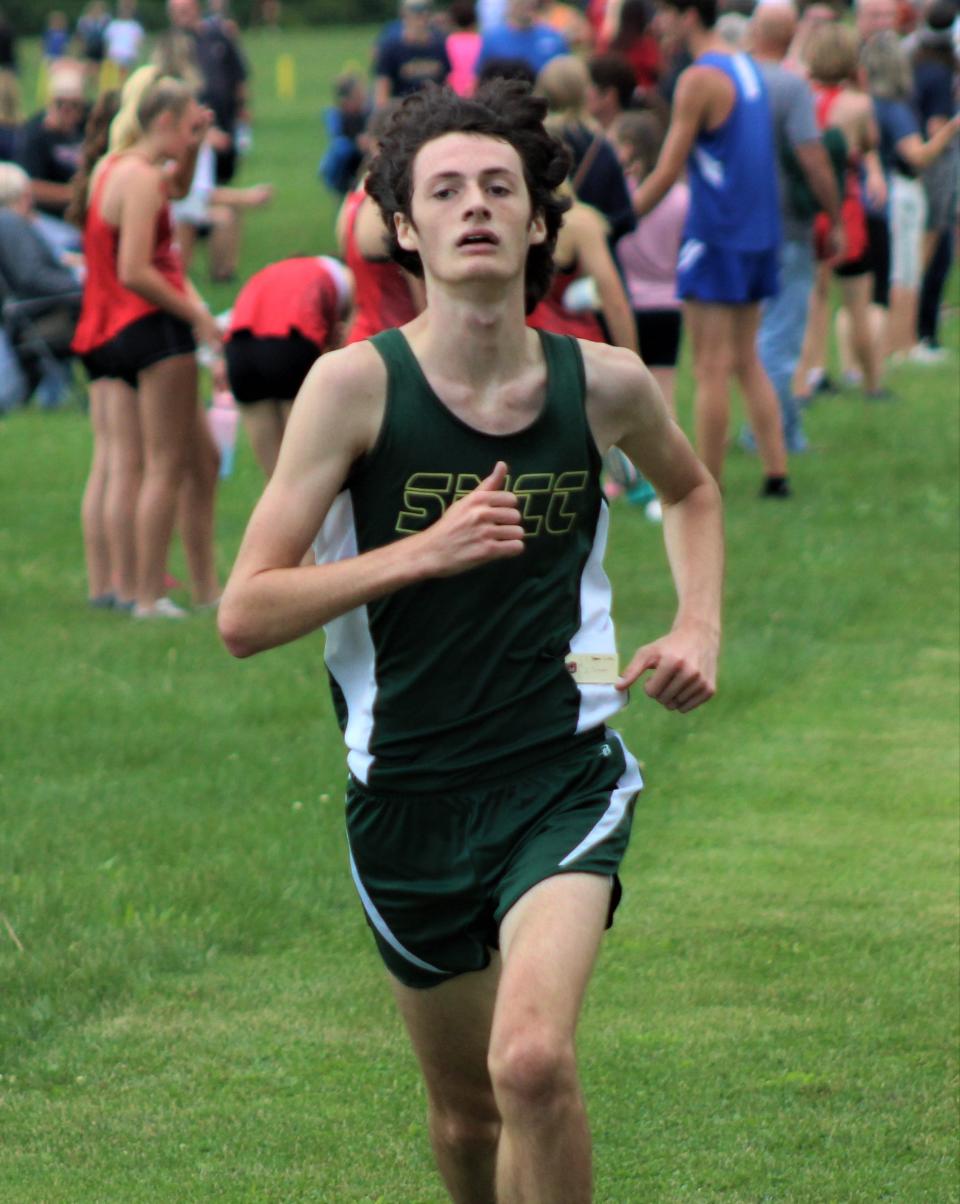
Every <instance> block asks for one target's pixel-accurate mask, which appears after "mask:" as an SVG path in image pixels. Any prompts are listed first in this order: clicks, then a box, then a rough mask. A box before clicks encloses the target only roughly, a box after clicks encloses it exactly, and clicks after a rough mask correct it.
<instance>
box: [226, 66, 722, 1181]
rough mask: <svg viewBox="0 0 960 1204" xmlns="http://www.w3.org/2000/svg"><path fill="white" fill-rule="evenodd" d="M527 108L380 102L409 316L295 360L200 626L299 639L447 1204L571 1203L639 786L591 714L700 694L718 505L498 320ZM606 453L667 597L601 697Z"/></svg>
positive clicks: (489, 99) (604, 680) (543, 252)
mask: <svg viewBox="0 0 960 1204" xmlns="http://www.w3.org/2000/svg"><path fill="white" fill-rule="evenodd" d="M544 113H545V106H544V104H543V102H542V101H540V100H539V99H536V98H534V97H532V96H531V95H530V92H529V89H528V86H527V85H526V84H522V83H519V82H517V81H505V80H499V81H495V82H493V83H491V84H489V85H486V86H485V87H484V88H482V89H481V90H480V91H479V92H478V94H477V95H476V96H475V97H474V98H473V99H471V100H466V99H463V98H460V97H457V96H456V95H455V94H453V93H452V92H450V91H448V90H441V89H437V88H433V89H428V90H426V91H425V92H422V93H417V94H416V95H414V96H411V97H409V98H408V99H407V100H405V101H404V103H403V104H402V105H401V106H400V108H399V109H398V111H397V113H396V115H395V116H394V117H393V119H392V122H391V124H390V126H389V127H388V129H387V131H386V133H385V135H384V139H383V143H382V147H381V155H380V157H379V158H378V159H377V160H376V162H375V163H374V165H373V168H372V171H371V174H370V183H369V188H370V191H371V192H372V194H373V196H374V197H375V198H376V200H377V202H378V203H379V205H380V206H381V209H382V210H383V213H384V217H385V220H386V221H387V224H388V230H389V231H390V232H391V236H392V243H393V251H394V254H395V256H396V258H397V260H398V262H400V264H401V266H403V267H405V268H407V269H408V270H410V269H413V270H415V271H418V272H420V273H422V275H423V276H424V278H425V284H426V292H427V307H426V309H425V310H424V312H423V313H421V314H420V315H419V316H418V317H417V318H415V319H414V320H413V321H412V322H410V323H408V324H407V325H406V326H405V327H403V328H402V329H401V330H399V331H397V330H393V331H385V332H383V333H382V334H380V335H377V336H376V337H375V338H374V339H372V340H370V341H368V342H363V343H357V344H354V345H352V346H350V347H346V348H344V349H343V350H341V351H336V352H333V353H331V354H329V355H325V356H323V357H322V358H321V360H320V361H319V362H318V364H317V365H316V366H315V367H314V368H313V369H312V370H311V373H310V376H309V377H308V378H307V380H306V382H305V383H304V386H303V389H302V390H301V393H300V395H299V397H298V399H297V402H296V404H295V406H294V409H293V414H292V416H291V420H290V425H289V427H288V434H287V438H286V439H285V440H284V444H283V448H282V451H281V454H280V460H279V463H278V466H277V470H276V472H275V473H274V476H273V477H272V478H271V480H270V482H269V484H268V485H267V488H266V490H265V492H264V494H263V497H262V499H261V500H260V502H259V504H258V506H257V509H256V511H255V512H254V515H253V517H252V518H251V521H250V526H249V528H248V530H247V533H246V536H245V538H244V542H243V545H242V547H241V549H240V553H239V555H238V558H237V562H236V565H235V566H234V570H233V575H232V577H231V579H230V582H229V584H228V586H227V590H226V593H225V594H224V598H223V602H222V604H221V608H220V629H221V633H222V635H223V638H224V640H225V642H226V644H227V646H228V647H229V649H230V650H231V652H233V653H234V654H235V655H237V656H247V655H250V654H251V653H254V652H258V651H260V650H262V649H265V648H270V647H273V646H275V645H277V644H282V643H285V642H286V641H289V640H293V639H296V638H298V637H299V636H302V635H305V634H307V633H308V632H310V631H313V630H315V629H316V628H317V627H320V626H322V625H325V626H326V632H327V642H326V660H327V666H328V668H329V670H330V676H331V681H332V685H333V690H334V696H335V701H336V703H337V709H338V712H339V714H340V717H341V720H342V723H343V726H344V734H345V738H346V742H347V746H348V763H349V766H350V771H351V776H350V782H349V786H348V798H347V830H348V837H349V843H350V855H351V868H352V870H353V875H354V880H355V883H356V886H357V889H358V892H359V894H360V897H361V900H362V902H363V906H364V909H365V911H366V915H367V919H368V921H369V923H370V926H371V928H372V929H373V932H374V936H375V939H376V942H377V945H378V947H379V949H380V952H381V955H382V956H383V959H384V961H385V963H386V965H387V967H388V969H389V971H390V981H391V985H392V988H393V991H394V993H395V996H396V999H397V1002H398V1005H399V1008H400V1011H401V1014H402V1016H403V1019H404V1021H405V1023H406V1026H407V1028H408V1031H409V1033H410V1037H411V1040H412V1042H413V1046H414V1048H415V1051H416V1053H417V1056H418V1058H419V1061H420V1064H421V1067H422V1070H423V1074H424V1078H425V1081H426V1086H427V1093H428V1099H429V1125H430V1137H431V1141H432V1144H433V1149H434V1153H435V1155H436V1159H437V1163H438V1166H439V1169H440V1172H441V1174H442V1176H443V1179H444V1181H445V1183H446V1186H447V1189H448V1191H449V1193H450V1195H451V1197H452V1198H453V1199H454V1200H455V1201H457V1202H458V1204H493V1202H494V1201H500V1204H521V1202H523V1204H530V1202H533V1201H538V1202H543V1204H545V1202H555V1204H557V1202H561V1201H562V1204H585V1202H586V1201H589V1200H590V1198H591V1154H590V1137H589V1132H588V1128H587V1122H586V1116H585V1112H584V1106H583V1100H582V1097H581V1092H580V1087H579V1083H578V1078H577V1070H576V1063H575V1056H574V1030H575V1027H576V1022H577V1016H578V1013H579V1011H580V1005H581V1002H582V999H583V996H584V992H585V989H586V985H587V981H588V979H589V977H590V973H591V970H592V967H593V963H594V959H595V957H596V954H597V949H598V946H599V943H600V938H601V936H602V933H603V931H604V928H605V927H606V926H607V924H608V922H609V918H610V915H611V913H612V910H613V907H614V906H615V904H616V897H617V895H618V894H619V885H618V883H617V879H616V873H617V868H618V866H619V862H620V860H621V857H622V855H623V851H624V848H625V846H626V842H627V837H628V833H629V827H630V819H631V813H632V804H633V800H634V797H635V794H636V791H637V790H638V789H639V787H640V785H641V782H640V778H639V774H638V772H637V767H636V762H635V761H634V760H633V758H632V757H631V756H630V754H629V753H628V752H627V751H626V749H625V748H624V747H623V744H622V742H621V741H620V739H619V737H618V736H617V735H616V734H615V733H613V732H611V731H609V730H608V729H606V728H605V727H604V721H605V719H606V718H607V717H609V716H610V715H611V714H612V713H613V712H614V711H616V710H617V709H618V708H619V707H620V706H622V705H623V703H624V702H625V701H626V693H625V692H626V689H627V687H628V686H629V685H631V684H632V683H634V682H636V681H637V680H638V678H640V676H641V675H642V674H644V673H645V672H646V671H647V670H652V676H651V677H650V679H649V680H648V681H647V682H646V686H645V689H646V692H647V694H648V695H649V696H650V697H652V698H655V699H656V700H658V701H659V702H660V703H662V704H663V705H664V706H665V707H667V708H668V709H670V710H677V711H690V710H692V709H693V708H694V707H696V706H699V705H700V704H701V703H702V702H705V701H706V700H707V699H708V698H709V697H710V696H711V695H712V693H713V690H714V677H715V666H716V657H717V644H718V633H719V612H720V582H721V561H722V534H721V518H720V502H719V496H718V491H717V488H716V485H715V484H714V482H713V480H712V479H711V478H710V476H709V474H708V473H707V472H706V470H705V469H704V468H703V466H702V465H701V464H700V463H699V461H698V460H697V459H696V457H695V456H694V455H693V452H692V451H691V449H690V447H689V445H688V443H687V441H686V439H685V438H684V436H683V435H682V434H681V432H680V430H679V429H678V428H677V427H676V426H675V425H674V423H673V422H672V421H671V419H670V417H669V414H668V413H667V410H666V407H665V405H664V403H663V400H662V398H661V397H660V395H659V393H658V391H657V388H656V385H655V383H654V382H653V380H652V378H651V376H650V374H649V373H648V372H647V370H646V369H645V368H644V366H643V364H642V363H641V362H640V360H639V359H638V358H637V357H636V355H634V354H633V353H632V352H629V351H626V350H624V349H622V348H616V347H609V346H606V345H603V344H587V343H583V344H580V343H578V342H577V341H576V340H574V339H569V338H566V337H561V336H554V335H546V334H540V333H538V332H536V331H533V330H531V329H529V328H528V327H527V326H526V325H525V323H524V313H525V311H528V310H529V309H530V308H531V307H532V305H533V304H534V303H535V302H536V300H537V299H538V298H539V297H540V296H542V295H543V292H544V290H545V289H546V287H547V286H548V284H549V278H550V271H551V252H552V248H553V244H554V241H555V239H556V234H557V230H558V228H559V225H560V221H561V218H562V213H563V209H564V203H563V202H562V201H561V200H559V199H558V197H557V195H556V193H555V191H554V190H555V189H556V187H557V186H558V185H559V184H560V183H561V181H562V180H563V179H564V178H565V175H566V170H567V162H566V155H565V152H564V150H563V148H562V147H561V146H560V144H559V143H557V142H556V141H554V140H553V139H552V138H551V137H549V136H548V135H547V134H546V132H545V131H544V129H543V124H542V122H543V117H544ZM613 444H617V445H619V446H620V447H621V448H622V449H623V450H624V451H625V452H626V453H627V454H628V455H629V456H630V457H631V458H632V459H634V460H635V461H636V463H637V465H638V467H639V468H640V469H641V470H642V471H643V473H644V474H645V475H646V476H647V477H648V478H649V479H650V480H651V481H652V482H653V483H654V485H655V486H656V487H657V489H658V490H659V491H660V494H661V497H662V499H663V510H664V523H663V525H664V535H665V540H666V544H667V552H668V556H669V560H670V565H671V569H672V572H673V576H674V579H675V582H676V587H677V593H678V608H677V615H676V618H675V620H674V623H673V627H672V629H671V630H670V632H669V633H668V634H667V635H665V636H664V637H663V638H661V639H659V640H656V641H654V642H653V643H651V644H648V645H647V646H645V647H644V648H641V649H640V650H639V651H638V652H637V653H636V654H635V656H634V657H633V658H632V660H631V661H630V662H629V664H628V665H627V666H626V668H625V669H624V670H623V671H622V673H621V674H620V675H619V677H618V676H617V673H616V669H615V667H614V666H615V657H616V649H615V643H614V637H613V628H612V624H611V622H610V615H609V602H610V594H609V584H608V582H607V580H606V577H605V576H604V573H603V569H602V564H601V558H602V554H603V544H604V537H605V533H606V526H607V508H606V504H605V501H604V499H603V495H602V493H601V490H600V488H599V479H598V478H599V471H600V454H601V453H602V452H604V451H606V449H607V448H608V447H610V446H611V445H613ZM321 527H322V532H321V535H320V537H319V538H318V539H317V551H318V560H319V563H318V564H317V565H316V566H307V567H300V561H301V559H302V557H303V554H304V552H305V550H306V549H307V548H308V547H309V546H310V544H311V541H313V540H314V537H315V535H316V533H317V531H318V530H320V529H321Z"/></svg>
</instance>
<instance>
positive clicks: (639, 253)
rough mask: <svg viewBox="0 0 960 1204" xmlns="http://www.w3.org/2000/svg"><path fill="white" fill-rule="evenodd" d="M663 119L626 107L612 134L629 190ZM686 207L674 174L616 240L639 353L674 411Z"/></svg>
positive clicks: (651, 159) (685, 191) (643, 173)
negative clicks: (651, 204)
mask: <svg viewBox="0 0 960 1204" xmlns="http://www.w3.org/2000/svg"><path fill="white" fill-rule="evenodd" d="M665 133H666V123H665V122H664V121H663V120H662V119H661V118H660V116H659V115H658V114H656V113H653V112H649V111H648V112H635V113H624V114H623V115H622V116H621V117H620V118H619V120H618V121H617V123H616V125H615V126H614V129H613V133H612V137H613V141H614V146H615V147H616V150H617V155H618V157H619V159H620V162H621V164H622V165H623V169H624V172H625V174H626V176H627V181H628V183H629V185H630V187H631V191H635V190H636V189H637V188H639V186H640V185H641V184H642V183H643V181H644V180H645V179H646V178H647V176H648V175H649V174H650V172H651V171H653V168H654V166H655V165H656V162H657V159H658V157H659V155H660V149H661V147H662V146H663V137H664V134H665ZM689 207H690V189H689V188H688V187H687V185H686V183H685V182H684V181H682V180H678V181H677V182H676V183H675V184H674V185H673V186H672V188H670V190H669V191H668V192H667V194H666V196H665V197H664V198H663V200H662V201H660V202H659V203H658V204H657V205H656V206H654V208H653V209H652V210H651V211H650V212H649V213H648V214H647V215H646V216H645V217H643V218H641V219H640V221H639V222H637V228H636V230H634V231H632V232H631V233H630V234H625V235H624V236H623V238H621V239H620V240H619V242H618V243H617V246H616V254H617V262H618V263H619V265H620V271H621V273H622V275H623V279H624V283H625V284H626V287H627V295H628V296H629V298H630V307H631V309H632V310H633V314H634V320H635V322H636V327H637V338H638V340H639V347H640V357H641V359H642V360H643V362H644V363H645V364H646V365H647V367H648V368H649V369H650V371H651V372H652V373H653V375H654V376H655V377H656V380H657V384H659V386H660V390H661V392H662V393H663V396H664V399H665V400H666V402H667V405H668V406H669V407H670V410H671V412H672V413H674V412H675V411H676V407H675V403H674V384H675V381H676V375H677V358H678V356H679V354H680V336H681V333H682V330H683V313H682V310H681V308H680V299H679V297H678V296H677V259H678V257H679V254H680V242H681V238H682V235H683V226H684V223H685V221H686V218H687V210H688V209H689Z"/></svg>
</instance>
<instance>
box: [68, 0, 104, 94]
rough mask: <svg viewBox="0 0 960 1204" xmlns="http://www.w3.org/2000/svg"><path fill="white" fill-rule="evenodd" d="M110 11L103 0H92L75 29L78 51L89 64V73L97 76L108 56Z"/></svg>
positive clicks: (94, 76)
mask: <svg viewBox="0 0 960 1204" xmlns="http://www.w3.org/2000/svg"><path fill="white" fill-rule="evenodd" d="M109 24H110V12H109V10H108V9H107V6H106V4H104V2H103V0H91V2H90V3H89V4H88V5H87V6H86V8H85V9H84V10H83V12H82V14H81V15H80V19H79V20H78V21H77V27H76V30H75V36H76V52H77V54H78V55H79V57H80V58H81V59H82V61H83V62H84V63H85V64H86V66H87V73H88V74H89V75H90V76H91V78H96V76H97V73H98V72H99V70H100V64H101V63H102V62H103V60H104V58H105V57H106V49H107V45H106V32H107V26H108V25H109Z"/></svg>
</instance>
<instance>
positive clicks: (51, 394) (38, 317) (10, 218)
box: [0, 163, 81, 409]
mask: <svg viewBox="0 0 960 1204" xmlns="http://www.w3.org/2000/svg"><path fill="white" fill-rule="evenodd" d="M33 218H34V211H33V191H32V187H31V183H30V177H29V176H28V175H27V173H26V172H25V171H24V170H23V168H21V167H19V166H18V165H17V164H15V163H0V304H2V305H3V308H4V320H3V325H2V327H0V335H2V336H3V338H4V341H5V347H4V351H5V356H4V362H5V363H7V366H8V368H9V371H10V379H9V381H8V382H7V383H8V384H9V386H10V389H12V390H13V392H12V393H11V394H10V395H9V396H8V395H7V394H8V392H9V391H10V390H8V389H7V388H6V387H5V388H4V397H3V398H0V409H9V408H11V406H13V405H16V404H19V403H20V402H22V401H24V400H26V396H25V394H28V393H29V392H31V391H32V387H33V386H36V385H37V384H38V383H39V382H40V381H41V380H44V388H42V389H41V394H42V398H43V399H44V401H45V404H49V405H52V404H56V403H57V401H58V400H59V394H60V393H62V391H63V387H64V385H65V381H66V373H65V371H62V370H60V368H59V364H57V363H56V362H55V361H59V360H61V359H63V358H65V357H66V356H67V355H68V354H69V347H70V339H71V337H72V335H73V330H74V327H75V325H76V321H77V315H78V313H79V310H80V293H81V287H80V282H79V278H78V276H77V274H76V273H75V271H74V269H73V268H71V267H69V266H68V265H67V264H65V263H64V262H62V261H61V260H60V259H59V258H58V257H57V255H56V253H55V252H54V251H53V249H52V248H51V246H50V244H49V243H48V242H47V240H46V239H45V238H44V237H43V235H42V234H41V233H40V232H39V231H38V230H37V228H36V225H35V223H34V220H33ZM20 303H24V304H22V305H21V304H20ZM18 308H19V309H22V311H23V319H24V322H21V321H20V320H19V319H18V317H17V310H18ZM25 322H29V325H30V330H31V332H32V334H33V336H38V337H39V339H40V340H41V341H42V343H43V345H44V346H45V347H46V349H47V350H48V351H49V352H50V354H49V355H44V356H42V357H39V358H38V357H37V356H35V355H24V354H16V347H17V344H18V340H19V337H20V336H22V334H23V332H24V330H25V329H26V327H25V325H24V323H25ZM14 360H16V361H19V363H14ZM17 367H19V369H20V373H19V374H18V373H17V372H16V371H15V368H17ZM44 378H49V379H44ZM54 378H56V379H54ZM22 394H23V395H22Z"/></svg>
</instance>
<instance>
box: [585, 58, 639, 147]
mask: <svg viewBox="0 0 960 1204" xmlns="http://www.w3.org/2000/svg"><path fill="white" fill-rule="evenodd" d="M587 70H588V71H589V72H590V83H589V84H588V85H587V112H588V113H589V114H590V116H591V118H592V119H593V120H594V121H595V122H596V123H597V125H599V126H600V128H601V129H602V130H603V131H604V132H605V133H609V132H610V130H611V128H612V127H613V125H614V123H615V122H616V120H617V118H618V117H619V116H620V114H621V113H622V112H623V111H624V110H625V109H629V108H630V103H631V101H632V100H633V93H634V90H635V88H636V80H635V79H634V76H633V70H632V69H631V67H630V64H629V63H628V62H627V60H626V59H625V58H624V57H623V55H622V54H615V53H612V54H595V55H594V56H593V57H592V58H590V59H588V60H587Z"/></svg>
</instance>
